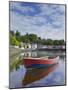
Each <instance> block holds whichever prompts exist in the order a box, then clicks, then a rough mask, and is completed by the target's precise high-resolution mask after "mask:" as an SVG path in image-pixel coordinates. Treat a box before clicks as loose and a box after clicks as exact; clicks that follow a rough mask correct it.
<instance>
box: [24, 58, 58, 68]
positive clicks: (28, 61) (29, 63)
mask: <svg viewBox="0 0 68 90" xmlns="http://www.w3.org/2000/svg"><path fill="white" fill-rule="evenodd" d="M56 63H58V57H56V58H54V59H43V58H39V59H36V58H24V65H25V67H42V66H51V65H54V64H56Z"/></svg>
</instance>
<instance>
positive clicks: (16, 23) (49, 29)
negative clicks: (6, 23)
mask: <svg viewBox="0 0 68 90" xmlns="http://www.w3.org/2000/svg"><path fill="white" fill-rule="evenodd" d="M39 6H40V10H41V12H40V13H39V14H36V15H35V16H28V15H20V14H16V13H15V12H12V11H10V29H11V30H14V31H16V30H19V31H20V32H21V34H26V33H35V34H37V35H38V36H41V37H42V38H52V39H65V25H64V24H65V16H64V14H63V15H60V14H59V16H58V15H57V13H59V12H57V13H56V14H52V13H53V12H54V11H55V10H53V8H55V7H56V8H57V5H56V6H55V5H53V6H52V7H51V8H49V7H48V6H47V5H45V4H39ZM10 7H12V8H14V7H15V8H18V9H19V10H21V11H22V12H28V11H29V10H31V11H33V8H30V7H28V8H27V7H26V6H22V7H21V6H20V5H19V4H18V3H13V4H11V6H10ZM59 9H60V10H62V11H65V9H64V6H59ZM60 10H59V11H60ZM44 15H49V17H50V18H51V19H53V20H54V21H53V22H52V23H51V24H50V23H46V21H47V18H46V17H43V16H44ZM55 25H57V26H60V28H55V27H54V26H55Z"/></svg>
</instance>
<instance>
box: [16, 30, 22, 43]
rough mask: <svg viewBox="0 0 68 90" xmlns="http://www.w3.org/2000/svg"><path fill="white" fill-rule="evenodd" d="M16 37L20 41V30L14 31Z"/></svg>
mask: <svg viewBox="0 0 68 90" xmlns="http://www.w3.org/2000/svg"><path fill="white" fill-rule="evenodd" d="M15 36H16V39H17V40H18V41H19V42H20V41H21V36H20V32H19V31H18V30H17V31H16V33H15Z"/></svg>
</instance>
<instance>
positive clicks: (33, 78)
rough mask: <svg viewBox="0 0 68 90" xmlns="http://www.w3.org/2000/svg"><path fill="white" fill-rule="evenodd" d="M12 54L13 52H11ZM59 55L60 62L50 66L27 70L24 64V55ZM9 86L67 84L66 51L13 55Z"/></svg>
mask: <svg viewBox="0 0 68 90" xmlns="http://www.w3.org/2000/svg"><path fill="white" fill-rule="evenodd" d="M10 54H11V53H10ZM47 55H48V56H51V55H58V56H59V63H58V64H56V65H54V66H51V67H49V68H39V69H33V70H32V69H30V70H27V69H26V68H25V66H24V64H23V57H24V56H32V57H44V56H47ZM10 59H11V61H12V63H10V74H9V83H10V85H9V87H10V88H23V87H37V86H38V87H39V86H56V85H65V82H66V81H65V78H66V77H65V73H66V72H65V62H66V58H65V51H61V50H59V51H30V52H21V53H19V54H18V55H12V57H11V58H10Z"/></svg>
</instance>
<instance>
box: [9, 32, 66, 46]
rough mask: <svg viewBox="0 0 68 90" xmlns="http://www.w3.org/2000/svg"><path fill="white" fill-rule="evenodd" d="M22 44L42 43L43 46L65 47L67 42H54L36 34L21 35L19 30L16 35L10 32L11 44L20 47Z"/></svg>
mask: <svg viewBox="0 0 68 90" xmlns="http://www.w3.org/2000/svg"><path fill="white" fill-rule="evenodd" d="M20 42H24V43H40V44H43V45H65V41H64V40H63V39H62V40H52V39H42V38H41V37H38V36H37V35H36V34H28V33H26V34H25V35H21V34H20V32H19V31H18V30H17V31H16V33H14V32H13V31H10V44H11V45H20Z"/></svg>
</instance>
